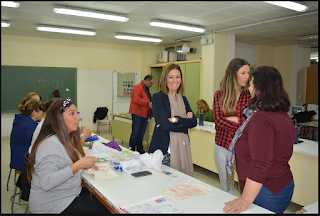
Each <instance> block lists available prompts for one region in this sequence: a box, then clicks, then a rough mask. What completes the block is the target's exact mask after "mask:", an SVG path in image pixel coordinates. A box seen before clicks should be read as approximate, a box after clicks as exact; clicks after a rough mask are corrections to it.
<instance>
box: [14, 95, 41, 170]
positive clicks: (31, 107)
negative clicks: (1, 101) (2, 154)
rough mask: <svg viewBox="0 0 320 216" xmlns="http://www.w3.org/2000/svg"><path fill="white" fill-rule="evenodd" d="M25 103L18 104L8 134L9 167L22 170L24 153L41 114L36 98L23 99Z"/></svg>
mask: <svg viewBox="0 0 320 216" xmlns="http://www.w3.org/2000/svg"><path fill="white" fill-rule="evenodd" d="M23 101H24V102H25V104H20V105H19V106H18V110H19V112H20V113H19V114H15V119H14V120H13V126H12V131H11V136H10V148H11V161H10V168H12V169H16V170H22V168H23V160H24V155H25V153H26V152H27V151H28V148H29V146H30V144H31V140H32V134H33V131H34V130H35V129H36V127H37V125H38V121H39V120H40V118H41V116H42V110H40V103H39V102H38V101H36V100H33V99H31V100H25V99H24V100H23Z"/></svg>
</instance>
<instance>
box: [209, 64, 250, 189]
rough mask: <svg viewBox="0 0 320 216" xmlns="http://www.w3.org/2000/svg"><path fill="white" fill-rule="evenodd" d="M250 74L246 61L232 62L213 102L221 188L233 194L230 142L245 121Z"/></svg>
mask: <svg viewBox="0 0 320 216" xmlns="http://www.w3.org/2000/svg"><path fill="white" fill-rule="evenodd" d="M249 73H250V64H249V63H248V62H247V61H246V60H244V59H240V58H234V59H232V60H231V61H230V63H229V64H228V66H227V69H226V72H225V75H224V77H223V79H222V81H221V82H220V89H219V90H218V91H216V93H215V95H214V101H213V109H214V112H213V118H214V122H215V129H216V136H215V145H214V158H215V162H216V165H217V168H218V172H219V180H220V186H221V189H222V190H224V191H226V192H228V193H231V194H233V185H231V187H228V185H227V179H226V168H225V164H226V158H227V153H228V148H229V145H230V142H231V140H232V138H233V136H234V134H235V132H236V131H237V129H238V128H239V127H240V126H241V125H242V123H243V122H244V121H245V120H246V117H245V115H244V114H243V111H244V109H245V108H246V107H247V105H248V102H249V99H250V95H249V91H248V87H249V82H248V80H249Z"/></svg>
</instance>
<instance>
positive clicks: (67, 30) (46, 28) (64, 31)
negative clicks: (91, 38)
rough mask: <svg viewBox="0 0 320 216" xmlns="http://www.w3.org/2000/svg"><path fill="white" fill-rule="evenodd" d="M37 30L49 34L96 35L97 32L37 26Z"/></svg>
mask: <svg viewBox="0 0 320 216" xmlns="http://www.w3.org/2000/svg"><path fill="white" fill-rule="evenodd" d="M37 30H39V31H47V32H58V33H68V34H79V35H96V32H95V31H92V30H84V29H75V28H69V27H60V26H47V25H39V26H37Z"/></svg>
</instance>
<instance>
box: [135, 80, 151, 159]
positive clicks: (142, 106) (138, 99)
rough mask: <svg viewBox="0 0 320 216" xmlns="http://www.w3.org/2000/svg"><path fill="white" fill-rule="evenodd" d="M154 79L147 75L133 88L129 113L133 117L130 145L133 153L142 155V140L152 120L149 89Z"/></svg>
mask: <svg viewBox="0 0 320 216" xmlns="http://www.w3.org/2000/svg"><path fill="white" fill-rule="evenodd" d="M153 82H154V78H153V76H152V75H146V76H145V77H144V79H143V80H142V81H141V82H140V83H138V84H136V85H135V86H134V87H133V88H132V92H131V101H130V108H129V113H131V115H132V132H131V136H130V141H129V145H130V147H131V150H132V151H135V150H136V147H137V151H138V152H139V153H140V154H143V153H145V151H144V150H143V145H142V139H143V136H144V133H145V131H146V127H147V123H148V118H151V108H152V102H151V94H150V92H149V88H150V87H151V86H152V84H153Z"/></svg>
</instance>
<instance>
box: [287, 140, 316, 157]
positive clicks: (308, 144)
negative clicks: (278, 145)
mask: <svg viewBox="0 0 320 216" xmlns="http://www.w3.org/2000/svg"><path fill="white" fill-rule="evenodd" d="M299 140H302V141H303V142H302V143H298V144H294V145H293V151H294V152H298V153H302V154H307V155H311V156H315V157H318V155H319V154H318V146H319V143H318V142H317V141H313V140H308V139H299Z"/></svg>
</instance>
